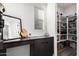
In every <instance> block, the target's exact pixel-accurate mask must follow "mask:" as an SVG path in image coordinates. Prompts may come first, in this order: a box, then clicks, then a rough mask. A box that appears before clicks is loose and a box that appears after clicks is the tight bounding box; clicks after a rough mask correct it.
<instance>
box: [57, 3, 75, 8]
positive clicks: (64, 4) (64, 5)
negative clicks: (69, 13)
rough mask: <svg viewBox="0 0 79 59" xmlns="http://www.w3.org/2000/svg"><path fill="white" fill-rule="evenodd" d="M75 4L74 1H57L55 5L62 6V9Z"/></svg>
mask: <svg viewBox="0 0 79 59" xmlns="http://www.w3.org/2000/svg"><path fill="white" fill-rule="evenodd" d="M73 5H76V3H57V6H58V7H60V8H62V9H66V8H68V7H70V6H73Z"/></svg>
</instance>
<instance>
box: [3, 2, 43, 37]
mask: <svg viewBox="0 0 79 59" xmlns="http://www.w3.org/2000/svg"><path fill="white" fill-rule="evenodd" d="M4 6H5V9H6V11H5V14H8V15H12V16H16V17H19V18H21V19H22V26H23V27H24V28H26V29H27V30H28V31H29V32H30V33H31V34H32V36H38V35H39V36H41V35H44V31H43V30H35V29H34V7H35V5H33V4H25V3H18V4H17V3H4Z"/></svg>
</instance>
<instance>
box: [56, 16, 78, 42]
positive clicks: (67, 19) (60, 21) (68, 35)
mask: <svg viewBox="0 0 79 59" xmlns="http://www.w3.org/2000/svg"><path fill="white" fill-rule="evenodd" d="M60 17H61V16H60ZM58 22H59V25H57V26H58V29H59V33H60V32H61V30H65V29H66V30H67V33H66V34H59V33H57V35H59V37H58V38H59V41H57V42H64V41H66V40H69V37H70V36H75V35H77V34H71V33H70V34H69V30H76V29H77V28H75V27H72V28H69V23H70V24H72V23H76V22H77V21H75V22H70V21H69V18H68V17H67V18H66V21H65V22H63V21H62V20H61V18H59V21H57V23H58ZM61 23H66V26H67V28H61V26H60V25H61ZM61 35H67V37H66V38H67V39H63V40H61V38H60V36H61ZM70 41H74V42H76V41H75V40H70Z"/></svg>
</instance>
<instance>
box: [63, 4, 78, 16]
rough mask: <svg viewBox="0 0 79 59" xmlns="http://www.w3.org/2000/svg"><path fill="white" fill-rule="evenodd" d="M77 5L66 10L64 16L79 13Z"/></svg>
mask: <svg viewBox="0 0 79 59" xmlns="http://www.w3.org/2000/svg"><path fill="white" fill-rule="evenodd" d="M75 6H76V4H74V5H71V6H70V7H69V8H67V9H65V10H64V16H69V15H71V16H72V15H74V14H75V13H76V11H77V8H76V7H75Z"/></svg>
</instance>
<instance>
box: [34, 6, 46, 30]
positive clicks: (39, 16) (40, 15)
mask: <svg viewBox="0 0 79 59" xmlns="http://www.w3.org/2000/svg"><path fill="white" fill-rule="evenodd" d="M34 14H35V15H34V16H35V29H37V30H43V29H44V16H45V15H44V9H41V8H37V7H35V8H34Z"/></svg>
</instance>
